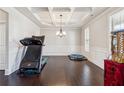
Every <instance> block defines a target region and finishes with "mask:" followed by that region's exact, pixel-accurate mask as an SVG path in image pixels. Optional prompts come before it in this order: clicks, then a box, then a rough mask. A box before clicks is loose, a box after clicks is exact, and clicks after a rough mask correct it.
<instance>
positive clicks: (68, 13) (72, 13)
mask: <svg viewBox="0 0 124 93" xmlns="http://www.w3.org/2000/svg"><path fill="white" fill-rule="evenodd" d="M16 9H17V10H18V11H19V12H21V13H23V14H24V15H25V16H27V17H28V18H30V19H31V20H32V21H34V22H35V23H36V24H38V25H39V26H41V27H59V26H60V15H62V26H63V27H81V26H82V24H83V22H84V21H85V20H86V19H88V18H89V17H93V16H96V15H98V14H100V13H101V12H103V11H105V10H106V9H107V8H105V7H16Z"/></svg>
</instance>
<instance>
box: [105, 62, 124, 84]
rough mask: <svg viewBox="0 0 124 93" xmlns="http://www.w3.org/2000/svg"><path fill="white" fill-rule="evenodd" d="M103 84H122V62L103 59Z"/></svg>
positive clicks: (123, 71) (123, 69)
mask: <svg viewBox="0 0 124 93" xmlns="http://www.w3.org/2000/svg"><path fill="white" fill-rule="evenodd" d="M104 70H105V71H104V85H105V86H124V63H117V62H113V61H112V60H104Z"/></svg>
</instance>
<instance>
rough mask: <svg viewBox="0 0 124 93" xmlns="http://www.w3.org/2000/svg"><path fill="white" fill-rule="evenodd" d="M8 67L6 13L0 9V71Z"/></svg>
mask: <svg viewBox="0 0 124 93" xmlns="http://www.w3.org/2000/svg"><path fill="white" fill-rule="evenodd" d="M7 68H8V13H7V12H5V11H3V10H1V9H0V71H3V72H4V74H5V70H6V69H7Z"/></svg>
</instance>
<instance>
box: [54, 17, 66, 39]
mask: <svg viewBox="0 0 124 93" xmlns="http://www.w3.org/2000/svg"><path fill="white" fill-rule="evenodd" d="M56 35H57V36H58V37H60V38H61V37H63V36H65V35H66V32H65V31H63V29H62V15H60V30H59V31H57V32H56Z"/></svg>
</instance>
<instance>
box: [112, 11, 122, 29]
mask: <svg viewBox="0 0 124 93" xmlns="http://www.w3.org/2000/svg"><path fill="white" fill-rule="evenodd" d="M110 18H111V31H120V30H124V10H122V11H120V12H117V13H115V14H113V15H112V16H110Z"/></svg>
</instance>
